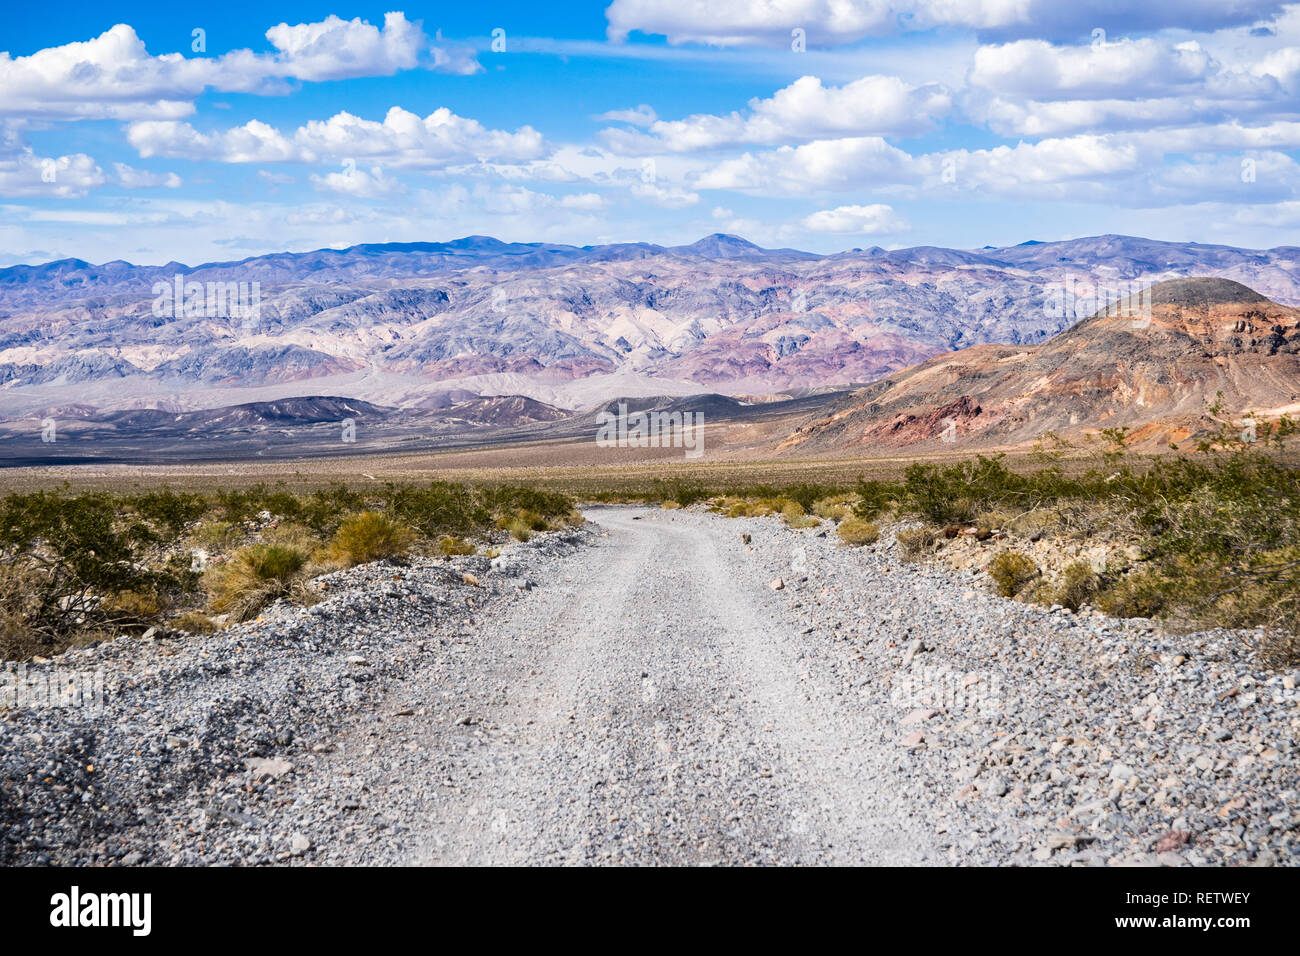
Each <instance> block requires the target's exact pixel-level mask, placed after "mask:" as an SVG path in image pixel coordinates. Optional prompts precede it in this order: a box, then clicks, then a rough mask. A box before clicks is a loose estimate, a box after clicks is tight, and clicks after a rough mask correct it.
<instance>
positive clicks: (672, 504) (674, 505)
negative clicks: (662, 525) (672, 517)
mask: <svg viewBox="0 0 1300 956" xmlns="http://www.w3.org/2000/svg"><path fill="white" fill-rule="evenodd" d="M660 507H661V508H663V509H664V511H675V510H676V509H678V508H680V507H681V502H678V501H673V500H672V499H671V498H669V499H668V500H667V501H665V502H664V503H663V504H662V505H660Z"/></svg>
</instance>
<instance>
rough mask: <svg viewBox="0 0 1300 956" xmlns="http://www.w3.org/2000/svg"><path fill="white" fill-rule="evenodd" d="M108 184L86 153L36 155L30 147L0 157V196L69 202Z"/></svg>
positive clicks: (101, 171) (100, 170)
mask: <svg viewBox="0 0 1300 956" xmlns="http://www.w3.org/2000/svg"><path fill="white" fill-rule="evenodd" d="M107 181H108V177H106V176H105V175H104V171H103V170H102V169H100V168H99V166H98V165H96V163H95V161H94V160H93V159H91V158H90V157H89V156H87V155H86V154H85V153H73V154H71V155H68V156H58V157H42V156H37V155H36V154H35V153H34V152H33V151H32V150H31V149H30V148H23V149H20V150H18V151H16V152H12V151H6V152H5V154H3V155H0V196H7V197H19V196H33V197H44V198H55V199H69V198H73V197H79V196H84V195H86V193H88V192H89V191H90V190H91V189H93V188H95V187H96V186H102V185H104V184H105V183H106V182H107Z"/></svg>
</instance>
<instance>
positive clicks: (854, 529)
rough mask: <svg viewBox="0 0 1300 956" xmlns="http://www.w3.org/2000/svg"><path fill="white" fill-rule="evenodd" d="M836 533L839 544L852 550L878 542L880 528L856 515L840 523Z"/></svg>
mask: <svg viewBox="0 0 1300 956" xmlns="http://www.w3.org/2000/svg"><path fill="white" fill-rule="evenodd" d="M836 531H837V532H838V534H839V536H840V541H841V543H843V544H845V545H848V546H850V547H854V548H858V547H861V546H863V545H866V544H874V543H875V542H876V541H878V540H880V528H878V527H877V526H876V525H874V524H872V523H871V522H870V521H864V520H863V519H862V518H859V517H857V516H856V515H855V516H852V517H848V518H845V519H844V520H843V521H841V522H840V524H839V527H838V528H837V529H836Z"/></svg>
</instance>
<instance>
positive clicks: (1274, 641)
mask: <svg viewBox="0 0 1300 956" xmlns="http://www.w3.org/2000/svg"><path fill="white" fill-rule="evenodd" d="M1258 652H1259V658H1260V660H1261V662H1262V663H1263V664H1264V666H1265V667H1269V668H1272V669H1273V670H1286V669H1289V668H1292V667H1298V666H1300V634H1297V633H1296V632H1295V631H1286V630H1279V629H1277V628H1267V629H1266V630H1265V631H1264V636H1263V639H1262V640H1261V641H1260V643H1259V648H1258Z"/></svg>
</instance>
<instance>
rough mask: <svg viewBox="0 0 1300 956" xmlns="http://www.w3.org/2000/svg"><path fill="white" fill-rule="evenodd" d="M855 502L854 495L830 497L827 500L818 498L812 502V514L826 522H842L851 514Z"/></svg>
mask: <svg viewBox="0 0 1300 956" xmlns="http://www.w3.org/2000/svg"><path fill="white" fill-rule="evenodd" d="M856 500H857V496H855V495H831V496H830V497H829V498H819V499H817V500H816V501H814V502H813V506H812V513H813V514H815V515H817V517H819V518H825V519H826V520H827V521H837V522H838V521H843V520H844V519H845V518H847V517H848V516H849V515H851V514H853V505H854V503H855V501H856Z"/></svg>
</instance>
